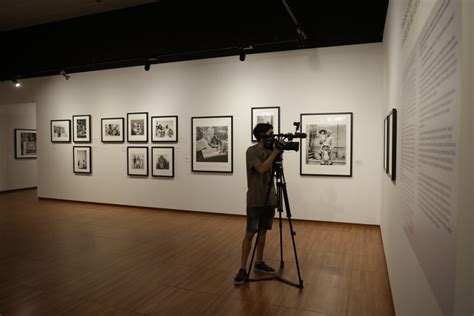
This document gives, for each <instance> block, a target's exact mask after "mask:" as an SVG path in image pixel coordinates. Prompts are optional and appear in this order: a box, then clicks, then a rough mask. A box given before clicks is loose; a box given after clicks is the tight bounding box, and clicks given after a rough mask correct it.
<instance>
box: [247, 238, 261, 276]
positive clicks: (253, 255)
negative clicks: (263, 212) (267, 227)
mask: <svg viewBox="0 0 474 316" xmlns="http://www.w3.org/2000/svg"><path fill="white" fill-rule="evenodd" d="M259 238H260V229H258V230H257V238H256V240H255V245H254V246H253V251H252V258H251V259H250V267H249V272H248V273H247V282H248V281H249V279H250V272H252V264H253V259H254V257H255V252H256V250H257V246H258V239H259Z"/></svg>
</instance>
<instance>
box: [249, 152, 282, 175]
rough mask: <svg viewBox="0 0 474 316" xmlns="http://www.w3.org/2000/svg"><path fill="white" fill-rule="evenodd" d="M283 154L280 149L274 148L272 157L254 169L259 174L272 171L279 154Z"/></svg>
mask: <svg viewBox="0 0 474 316" xmlns="http://www.w3.org/2000/svg"><path fill="white" fill-rule="evenodd" d="M280 152H281V150H280V149H277V148H274V149H273V151H272V153H271V154H270V156H268V157H267V159H265V160H264V161H262V163H260V164H259V165H256V166H255V167H254V168H255V170H257V172H258V173H259V174H264V173H265V172H267V171H270V170H271V169H272V165H273V160H274V159H275V158H276V156H278V154H279V153H280Z"/></svg>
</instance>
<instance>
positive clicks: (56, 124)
mask: <svg viewBox="0 0 474 316" xmlns="http://www.w3.org/2000/svg"><path fill="white" fill-rule="evenodd" d="M51 142H52V143H70V142H71V120H52V121H51Z"/></svg>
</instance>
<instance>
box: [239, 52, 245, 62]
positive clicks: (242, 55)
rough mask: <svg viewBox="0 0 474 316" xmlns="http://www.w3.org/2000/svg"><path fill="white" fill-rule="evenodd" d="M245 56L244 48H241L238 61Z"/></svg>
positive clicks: (242, 59) (243, 59)
mask: <svg viewBox="0 0 474 316" xmlns="http://www.w3.org/2000/svg"><path fill="white" fill-rule="evenodd" d="M245 57H246V54H245V52H244V50H243V49H242V50H241V51H240V55H239V59H240V61H245Z"/></svg>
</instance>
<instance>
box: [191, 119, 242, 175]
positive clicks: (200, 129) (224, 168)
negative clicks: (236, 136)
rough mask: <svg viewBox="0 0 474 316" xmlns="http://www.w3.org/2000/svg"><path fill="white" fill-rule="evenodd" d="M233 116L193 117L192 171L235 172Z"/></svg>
mask: <svg viewBox="0 0 474 316" xmlns="http://www.w3.org/2000/svg"><path fill="white" fill-rule="evenodd" d="M232 120H233V117H232V116H211V117H193V118H191V126H192V128H191V130H192V148H191V152H192V155H193V159H192V171H197V172H199V171H202V172H225V173H232V172H233V143H232V141H233V130H232V128H233V127H232Z"/></svg>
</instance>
